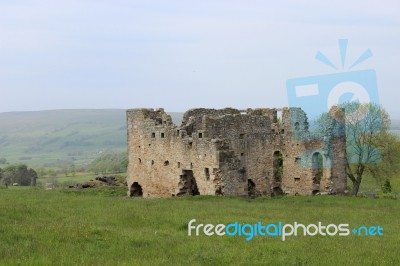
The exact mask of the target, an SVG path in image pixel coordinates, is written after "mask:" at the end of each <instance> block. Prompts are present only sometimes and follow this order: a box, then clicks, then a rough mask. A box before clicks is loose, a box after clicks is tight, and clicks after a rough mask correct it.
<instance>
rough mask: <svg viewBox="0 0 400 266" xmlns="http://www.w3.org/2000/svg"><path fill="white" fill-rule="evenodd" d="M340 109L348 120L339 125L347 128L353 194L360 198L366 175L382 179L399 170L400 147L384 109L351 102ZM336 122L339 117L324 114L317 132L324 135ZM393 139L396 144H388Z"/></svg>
mask: <svg viewBox="0 0 400 266" xmlns="http://www.w3.org/2000/svg"><path fill="white" fill-rule="evenodd" d="M336 110H340V111H341V112H344V116H342V117H345V121H338V122H340V123H345V126H346V133H345V134H346V139H347V141H346V152H347V164H346V174H347V177H348V178H349V179H350V181H351V182H352V183H353V191H352V194H353V195H357V194H358V191H359V189H360V185H361V182H362V179H363V176H364V174H365V173H366V172H368V171H369V172H370V173H372V175H373V176H374V177H376V178H378V177H379V176H382V175H383V173H385V172H387V171H392V173H393V171H394V170H396V169H397V168H398V165H399V159H400V157H399V156H398V155H399V154H398V153H397V152H400V146H398V145H400V144H399V140H398V138H396V137H394V136H393V135H392V134H390V133H389V131H388V129H389V127H390V118H389V115H388V113H387V112H386V111H385V109H384V108H383V107H381V106H379V105H377V104H361V103H358V102H350V103H344V104H341V105H339V107H336ZM332 119H335V118H333V117H332V115H331V114H328V113H325V114H322V115H321V116H320V118H319V119H317V123H316V124H317V133H322V132H323V131H324V130H325V129H326V127H327V125H329V122H330V121H332ZM389 140H390V142H391V143H392V144H393V145H387V141H389ZM394 144H396V145H394ZM395 150H396V151H395Z"/></svg>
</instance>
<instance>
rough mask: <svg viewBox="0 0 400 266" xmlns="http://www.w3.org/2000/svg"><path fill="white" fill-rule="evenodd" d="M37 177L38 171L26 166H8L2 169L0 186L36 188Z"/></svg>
mask: <svg viewBox="0 0 400 266" xmlns="http://www.w3.org/2000/svg"><path fill="white" fill-rule="evenodd" d="M37 177H38V175H37V173H36V171H35V170H33V169H32V168H28V167H27V166H26V165H25V164H18V165H7V166H6V167H4V168H3V169H2V168H0V184H2V185H5V186H9V185H19V186H36V179H37Z"/></svg>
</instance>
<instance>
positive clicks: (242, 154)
mask: <svg viewBox="0 0 400 266" xmlns="http://www.w3.org/2000/svg"><path fill="white" fill-rule="evenodd" d="M127 124H128V151H129V166H128V186H129V188H130V189H129V195H130V196H138V195H139V196H144V197H169V196H180V195H185V194H189V195H198V194H200V195H240V196H245V195H250V196H257V195H277V194H290V195H295V194H302V195H311V194H315V193H317V192H332V193H342V192H343V191H344V190H345V188H346V175H345V138H344V137H343V136H339V135H338V134H334V133H331V134H329V132H328V133H327V138H330V139H331V141H326V138H325V139H324V140H322V139H321V138H320V139H313V138H310V137H305V136H308V134H309V133H308V121H307V117H306V115H305V113H304V112H303V111H302V110H301V109H299V108H290V109H289V108H283V109H254V110H253V109H247V110H245V111H243V110H236V109H232V108H226V109H222V110H215V109H192V110H189V111H188V112H186V113H185V115H184V118H183V121H182V125H181V126H177V125H174V124H173V123H172V120H171V117H170V116H169V115H168V114H166V113H165V112H164V110H163V109H159V110H152V109H133V110H128V111H127ZM335 126H337V125H332V130H333V129H335V130H336V131H337V129H336V128H335ZM327 145H328V146H329V145H330V147H332V148H330V149H329V152H326V150H327V147H326V146H327ZM343 156H344V157H343ZM315 158H317V159H315ZM318 158H320V160H318ZM315 161H317V162H321V164H323V166H324V168H323V169H321V170H318V169H315V167H314V168H313V164H315ZM331 166H332V167H331ZM282 167H283V169H282ZM316 176H318V177H319V178H317V180H316Z"/></svg>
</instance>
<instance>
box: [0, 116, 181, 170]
mask: <svg viewBox="0 0 400 266" xmlns="http://www.w3.org/2000/svg"><path fill="white" fill-rule="evenodd" d="M171 115H172V117H173V120H174V122H175V123H179V124H180V121H181V120H182V114H181V113H171ZM106 151H126V117H125V110H123V109H104V110H51V111H39V112H10V113H0V158H6V159H7V161H8V162H9V163H26V164H28V165H29V166H48V167H60V166H62V165H64V164H66V165H70V164H72V163H74V164H75V165H84V164H87V163H89V162H90V161H91V160H92V159H94V158H95V157H97V156H98V155H99V154H101V153H102V152H106Z"/></svg>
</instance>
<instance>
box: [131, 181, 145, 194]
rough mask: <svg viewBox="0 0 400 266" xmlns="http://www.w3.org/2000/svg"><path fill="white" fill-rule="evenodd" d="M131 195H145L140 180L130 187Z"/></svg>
mask: <svg viewBox="0 0 400 266" xmlns="http://www.w3.org/2000/svg"><path fill="white" fill-rule="evenodd" d="M130 196H131V197H136V198H137V197H143V190H142V186H141V185H139V183H138V182H134V183H133V184H132V186H131V189H130Z"/></svg>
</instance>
